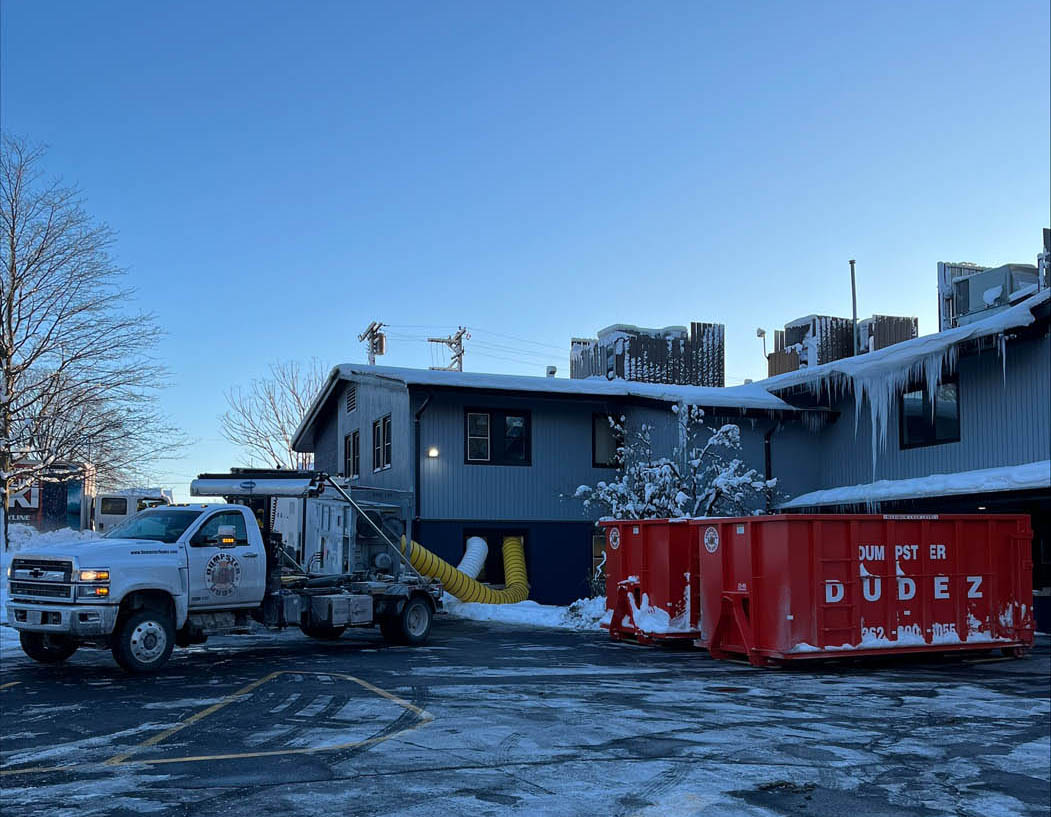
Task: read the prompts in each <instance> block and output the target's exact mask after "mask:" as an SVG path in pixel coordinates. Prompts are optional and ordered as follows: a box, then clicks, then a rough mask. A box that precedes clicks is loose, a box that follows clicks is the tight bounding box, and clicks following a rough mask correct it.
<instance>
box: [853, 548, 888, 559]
mask: <svg viewBox="0 0 1051 817" xmlns="http://www.w3.org/2000/svg"><path fill="white" fill-rule="evenodd" d="M858 558H859V559H861V561H863V562H874V561H876V560H877V559H878V560H879V561H883V545H858Z"/></svg>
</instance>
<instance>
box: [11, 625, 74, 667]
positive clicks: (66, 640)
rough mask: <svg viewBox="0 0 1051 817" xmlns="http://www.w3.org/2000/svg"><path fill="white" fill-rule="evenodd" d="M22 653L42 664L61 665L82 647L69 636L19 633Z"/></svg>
mask: <svg viewBox="0 0 1051 817" xmlns="http://www.w3.org/2000/svg"><path fill="white" fill-rule="evenodd" d="M18 641H19V643H20V644H21V645H22V652H24V653H25V654H26V655H28V656H29V657H30V658H32V659H33V660H34V661H39V662H40V663H41V664H61V663H62V662H63V661H65V660H66V659H67V658H69V657H70V656H71V655H72V654H73V653H75V652H76V651H77V647H78V646H80V645H79V644H77V642H76V641H74V640H73V639H72V638H70V637H69V636H68V635H52V634H51V633H19V634H18Z"/></svg>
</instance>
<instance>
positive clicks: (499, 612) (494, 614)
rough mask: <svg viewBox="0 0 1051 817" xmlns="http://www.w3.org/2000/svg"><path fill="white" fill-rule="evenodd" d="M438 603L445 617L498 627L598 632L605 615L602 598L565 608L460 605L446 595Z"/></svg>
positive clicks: (532, 604)
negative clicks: (490, 623) (480, 622)
mask: <svg viewBox="0 0 1051 817" xmlns="http://www.w3.org/2000/svg"><path fill="white" fill-rule="evenodd" d="M442 603H443V605H444V606H445V610H446V611H447V612H448V613H449V615H452V616H455V617H457V618H468V619H472V620H473V621H495V622H499V623H501V624H524V625H527V626H531V627H551V628H555V629H559V630H598V629H600V627H599V622H600V621H601V620H602V617H603V616H604V615H605V614H606V600H605V599H604V598H594V599H578V600H577V601H575V602H573V603H572V604H570V605H567V606H566V607H557V606H555V605H551V604H538V603H537V602H535V601H520V602H518V603H517V604H477V603H475V602H463V601H460V600H459V599H457V598H455V597H453V596H450V595H449V594H448V593H446V594H445V596H444V597H443V598H442Z"/></svg>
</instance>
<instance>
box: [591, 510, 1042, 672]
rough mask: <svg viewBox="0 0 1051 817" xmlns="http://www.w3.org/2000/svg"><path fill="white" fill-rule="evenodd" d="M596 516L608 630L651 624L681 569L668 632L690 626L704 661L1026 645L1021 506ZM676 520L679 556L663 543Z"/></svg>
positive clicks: (1029, 620)
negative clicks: (641, 518) (1011, 509)
mask: <svg viewBox="0 0 1051 817" xmlns="http://www.w3.org/2000/svg"><path fill="white" fill-rule="evenodd" d="M603 524H604V525H605V526H606V528H607V553H611V554H616V553H617V551H621V552H620V553H619V555H617V556H616V557H615V558H616V559H617V561H616V562H615V565H614V569H617V570H619V571H620V573H622V574H624V577H622V578H618V576H616V575H614V574H613V573H612V572H611V573H610V579H609V584H608V586H607V593H608V594H609V595H608V599H607V604H608V605H609V606H611V607H613V608H614V614H613V621H612V622H611V629H610V633H611V635H612V636H614V637H623V636H624V635H625V634H628V633H634V634H636V636H637V635H638V634H641V635H642V638H641V639H640V640H649V639H650V638H652V637H654V636H657V637H660V636H661V635H663V633H661V632H659V631H660V629H661V628H660V627H659V626H658V627H656V628H654V625H653V622H654V620H657V622H658V624H659V623H661V622H662V621H663V618H661V617H659V616H656V615H655V613H657V612H659V611H661V610H662V609H663V605H668V603H669V602H673V598H672V594H673V593H674V592H676V591H677V587H676V586H675V585H674V583H671V584H669V582H668V577H669V576H673V575H675V573H677V572H680V571H681V572H682V573H688V578H687V579H686V585H687V587H686V588H684V589H683V590H682V591H681V592H682V596H681V598H683V599H684V602H683V604H682V605H681V607H678V608H677V607H675V605H674V604H672V605H670V608H669V609H672V610H676V611H677V613H681V612H686V614H687V620H686V621H683V620H682V619H679V628H678V630H677V629H676V627H674V626H673V627H670V628H668V631H669V632H673V633H674V632H679V633H682V634H686V633H689V634H690V635H691V636H693V635H694V634H695V636H694V644H695V645H697V646H699V647H704V648H706V649H708V650H709V652H710V653H711V654H712V656H713V657H716V658H730V657H739V658H745V659H747V660H748V661H750V662H751V663H752V664H754V665H756V666H763V665H766V664H770V663H787V662H794V661H799V660H813V659H817V658H829V657H840V658H841V657H843V656H844V655H847V654H852V655H887V654H892V653H914V652H947V651H958V650H992V649H997V648H999V649H1003V650H1005V651H1006V652H1009V653H1012V654H1016V655H1020V654H1022V653H1024V652H1025V651H1026V650H1027V649H1028V648H1029V647H1031V646H1032V642H1033V630H1034V627H1033V611H1032V603H1031V600H1032V562H1031V560H1030V559H1031V550H1030V547H1031V542H1032V529H1031V528H1030V523H1029V517H1028V516H1024V515H1009V514H984V515H958V514H954V515H936V514H924V515H893V514H887V515H879V514H859V515H847V514H835V515H833V514H793V515H779V516H752V517H740V518H719V519H714V518H713V519H699V520H698V519H695V520H691V521H689V522H688V523H684V522H682V521H678V520H675V521H669V520H649V521H646V522H607V523H603ZM662 527H663V529H664V530H665V531H666V532H667V533H666V534H661V533H659V532H658V531H660V529H661V528H662ZM684 528H685V529H686V530H688V531H689V532H690V533H689V535H688V536H687V538H688V539H689V541H690V547H691V549H692V554H691V555H689V556H688V557H683V556H682V555H681V553H680V552H679V550H677V548H676V547H674V546H671V545H670V543H671V542H672V541H675V542H676V543H678V542H679V537H681V536H682V534H681V533H680V532H681V531H682V530H683V529H684ZM614 531H616V533H615V534H614ZM632 531H637V533H632ZM643 531H645V533H643ZM614 541H616V544H617V547H616V548H614V547H613V544H614ZM658 542H660V543H663V542H667V543H669V544H668V545H663V546H662V547H657V546H655V545H654V543H658ZM661 553H667V554H669V556H668V559H667V564H666V565H664V566H655V564H654V563H655V561H657V560H659V558H660V554H661ZM607 564H609V558H607ZM629 571H634V572H629ZM618 600H619V601H618ZM655 601H656V603H655ZM618 604H619V606H616V605H618ZM625 607H626V608H628V612H630V615H627V614H622V612H623V611H624V608H625ZM640 613H641V615H640ZM673 620H674V616H671V617H670V618H669V622H670V621H673ZM647 627H649V628H651V629H655V630H656V631H658V632H651V631H650V630H648V629H647ZM664 637H667V636H666V635H664Z"/></svg>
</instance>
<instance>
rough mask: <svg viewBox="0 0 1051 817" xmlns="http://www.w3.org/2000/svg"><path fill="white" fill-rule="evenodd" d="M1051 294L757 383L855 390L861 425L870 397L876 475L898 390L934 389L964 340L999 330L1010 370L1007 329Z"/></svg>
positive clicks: (1028, 320) (783, 389) (1029, 320)
mask: <svg viewBox="0 0 1051 817" xmlns="http://www.w3.org/2000/svg"><path fill="white" fill-rule="evenodd" d="M1049 298H1051V290H1048V289H1045V290H1042V291H1041V292H1038V293H1037V294H1035V295H1033V296H1032V297H1031V298H1027V299H1026V300H1025V301H1022V302H1021V303H1018V304H1016V305H1015V306H1013V307H1011V308H1010V309H1007V310H1005V311H1003V312H999V313H997V314H995V315H992V316H990V317H989V318H986V319H985V320H981V321H976V322H974V323H971V324H968V325H966V326H959V327H956V328H953V329H947V330H946V331H944V332H938V333H937V334H933V335H924V336H923V337H920V338H914V339H913V340H906V341H902V342H901V343H897V344H894V345H893V346H888V347H886V348H884V349H879V350H877V351H875V352H867V353H865V354H862V355H858V356H857V357H847V358H843V359H841V360H833V361H831V362H829V363H824V364H822V365H820V366H809V367H807V368H805V369H798V370H796V371H793V372H787V373H786V374H781V375H777V376H775V377H770V378H767V379H766V380H762V381H760V382H759V383H757V384H755V385H758V386H762V387H763V388H765V389H767V390H769V391H770V392H771V393H772V394H778V395H786V394H787V393H788V392H790V391H794V390H798V389H805V390H806V391H809V392H810V393H811V394H813V395H816V396H818V397H820V396H821V395H822V394H824V393H827V394H830V395H831V394H837V395H842V394H844V393H846V392H848V391H853V393H854V395H855V398H856V399H855V400H854V423H855V428H857V423H858V421H859V420H860V418H861V404H862V403H863V402H867V403H868V406H869V414H870V417H871V421H872V431H873V433H872V471H873V476H875V472H876V459H877V456H878V453H879V451H880V450H884V449H886V447H887V421H888V418H889V416H890V412H891V411H892V410H893V407H894V405H895V401H896V399H897V395H898V394H900V393H901V392H902V391H904V390H905V389H906V388H907V387H908V386H909V385H911V384H913V383H917V382H919V383H925V384H926V389H927V393H928V394H930V395H933V393H934V391H935V390H936V389H937V386H938V381H939V380H940V378H941V376H942V372H943V370H944V369H945V368H948V369H949V370H952V369H955V367H956V359H957V356H958V351H959V346H960V344H963V343H966V342H967V341H971V340H976V339H978V338H982V337H991V336H999V339H1000V343H999V352H1000V356H1001V358H1002V360H1003V364H1004V368H1005V370H1006V367H1007V345H1006V343H1005V340H1006V337H1007V335H1008V334H1010V332H1011V330H1012V329H1021V328H1022V327H1026V326H1030V325H1032V324H1033V323H1035V322H1036V316H1035V314H1034V312H1036V310H1037V308H1038V307H1040V306H1042V305H1044V304H1047V303H1048V300H1049Z"/></svg>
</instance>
